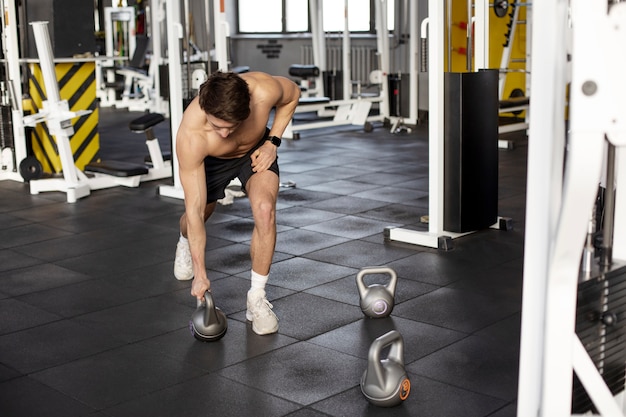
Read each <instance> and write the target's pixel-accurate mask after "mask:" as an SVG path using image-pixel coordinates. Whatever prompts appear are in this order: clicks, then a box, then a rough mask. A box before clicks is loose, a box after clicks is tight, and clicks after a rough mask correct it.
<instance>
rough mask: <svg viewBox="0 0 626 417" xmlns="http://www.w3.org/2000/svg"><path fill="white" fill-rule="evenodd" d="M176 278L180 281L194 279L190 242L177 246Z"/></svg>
mask: <svg viewBox="0 0 626 417" xmlns="http://www.w3.org/2000/svg"><path fill="white" fill-rule="evenodd" d="M174 276H175V277H176V279H177V280H179V281H189V280H190V279H192V278H193V264H192V262H191V251H190V250H189V242H181V241H180V240H179V241H178V243H177V244H176V259H175V260H174Z"/></svg>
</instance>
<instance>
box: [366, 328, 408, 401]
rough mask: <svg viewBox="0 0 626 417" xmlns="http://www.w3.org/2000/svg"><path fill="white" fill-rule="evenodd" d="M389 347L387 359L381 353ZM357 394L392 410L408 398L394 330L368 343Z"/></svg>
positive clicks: (398, 336) (400, 348)
mask: <svg viewBox="0 0 626 417" xmlns="http://www.w3.org/2000/svg"><path fill="white" fill-rule="evenodd" d="M387 346H391V347H390V349H389V354H388V356H387V358H384V359H382V358H381V351H382V350H383V349H384V348H386V347H387ZM361 392H362V393H363V395H364V396H365V398H367V400H368V401H369V402H370V403H372V404H374V405H377V406H379V407H393V406H396V405H398V404H400V403H402V401H404V400H406V399H407V398H408V397H409V393H410V392H411V381H410V380H409V377H408V375H407V373H406V370H405V369H404V341H403V339H402V335H401V334H400V333H399V332H398V331H397V330H391V331H390V332H388V333H385V334H384V335H382V336H380V337H378V338H377V339H375V340H374V341H373V342H372V345H371V346H370V350H369V354H368V357H367V369H366V370H365V372H363V376H362V377H361Z"/></svg>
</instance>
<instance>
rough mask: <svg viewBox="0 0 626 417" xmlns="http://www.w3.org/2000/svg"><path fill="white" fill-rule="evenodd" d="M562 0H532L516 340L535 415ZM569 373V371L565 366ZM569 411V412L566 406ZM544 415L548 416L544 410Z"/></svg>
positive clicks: (522, 407) (553, 206)
mask: <svg viewBox="0 0 626 417" xmlns="http://www.w3.org/2000/svg"><path fill="white" fill-rule="evenodd" d="M567 3H568V2H567V0H559V1H547V2H536V3H535V5H534V6H533V7H535V8H536V13H534V15H533V16H534V19H535V21H534V22H533V33H532V48H531V49H532V51H533V60H532V69H531V72H532V74H533V76H532V80H531V83H532V84H531V89H532V90H533V92H534V93H533V94H532V96H531V98H530V100H531V102H530V104H531V105H530V110H529V112H530V119H531V120H532V123H531V125H530V129H529V138H530V140H529V143H528V173H527V189H528V191H527V197H526V233H525V248H524V286H523V301H522V328H521V345H520V366H519V384H518V386H519V388H518V402H517V406H518V410H517V415H518V416H519V417H526V416H539V415H540V414H539V411H540V408H541V401H542V392H543V388H544V387H543V384H542V382H541V381H542V369H543V366H544V358H543V348H544V343H545V323H544V319H545V315H546V279H547V277H548V264H549V262H548V260H549V259H550V257H551V247H552V246H551V242H552V236H553V233H554V229H555V226H556V223H557V220H556V219H557V212H558V208H559V207H560V200H561V187H562V175H561V174H560V172H561V171H562V164H561V163H560V162H559V161H562V160H563V148H564V137H565V127H564V124H565V117H564V116H565V114H564V109H565V79H566V78H567V76H566V73H565V67H566V64H565V59H566V51H565V45H566V41H565V36H566V33H567V6H568V5H567ZM570 372H571V371H570ZM568 413H569V411H568ZM545 416H546V417H548V415H545Z"/></svg>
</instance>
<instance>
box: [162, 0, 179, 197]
mask: <svg viewBox="0 0 626 417" xmlns="http://www.w3.org/2000/svg"><path fill="white" fill-rule="evenodd" d="M165 6H166V8H165V10H166V12H167V17H166V20H167V51H168V54H167V55H168V75H169V86H170V126H171V127H170V134H171V135H172V167H173V170H174V171H173V173H172V178H173V179H174V185H173V186H169V185H167V186H165V185H164V186H161V187H159V194H161V195H164V196H167V197H173V198H179V199H183V198H184V193H183V188H182V185H181V183H180V177H179V175H178V158H177V157H176V133H177V132H178V126H179V125H180V122H181V120H182V118H183V85H182V63H181V58H180V54H181V52H180V51H181V49H180V46H181V45H180V43H181V40H182V39H183V30H184V29H183V25H182V24H181V20H180V1H179V0H165Z"/></svg>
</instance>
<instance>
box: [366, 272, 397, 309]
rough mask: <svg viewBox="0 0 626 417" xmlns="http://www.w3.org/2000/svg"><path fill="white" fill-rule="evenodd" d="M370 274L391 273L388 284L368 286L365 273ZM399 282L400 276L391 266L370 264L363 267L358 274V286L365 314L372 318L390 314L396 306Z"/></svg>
mask: <svg viewBox="0 0 626 417" xmlns="http://www.w3.org/2000/svg"><path fill="white" fill-rule="evenodd" d="M369 274H389V276H390V277H389V282H388V283H387V285H382V284H372V285H370V286H367V285H365V283H364V281H363V278H364V277H365V275H369ZM397 282H398V276H397V275H396V273H395V271H394V270H393V269H391V268H389V267H381V266H378V267H377V266H370V267H365V268H363V269H361V270H360V271H359V273H358V274H357V276H356V286H357V288H358V290H359V297H360V298H361V311H363V314H365V315H366V316H368V317H372V318H381V317H387V316H388V315H390V314H391V311H392V310H393V306H394V297H395V293H396V283H397Z"/></svg>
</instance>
